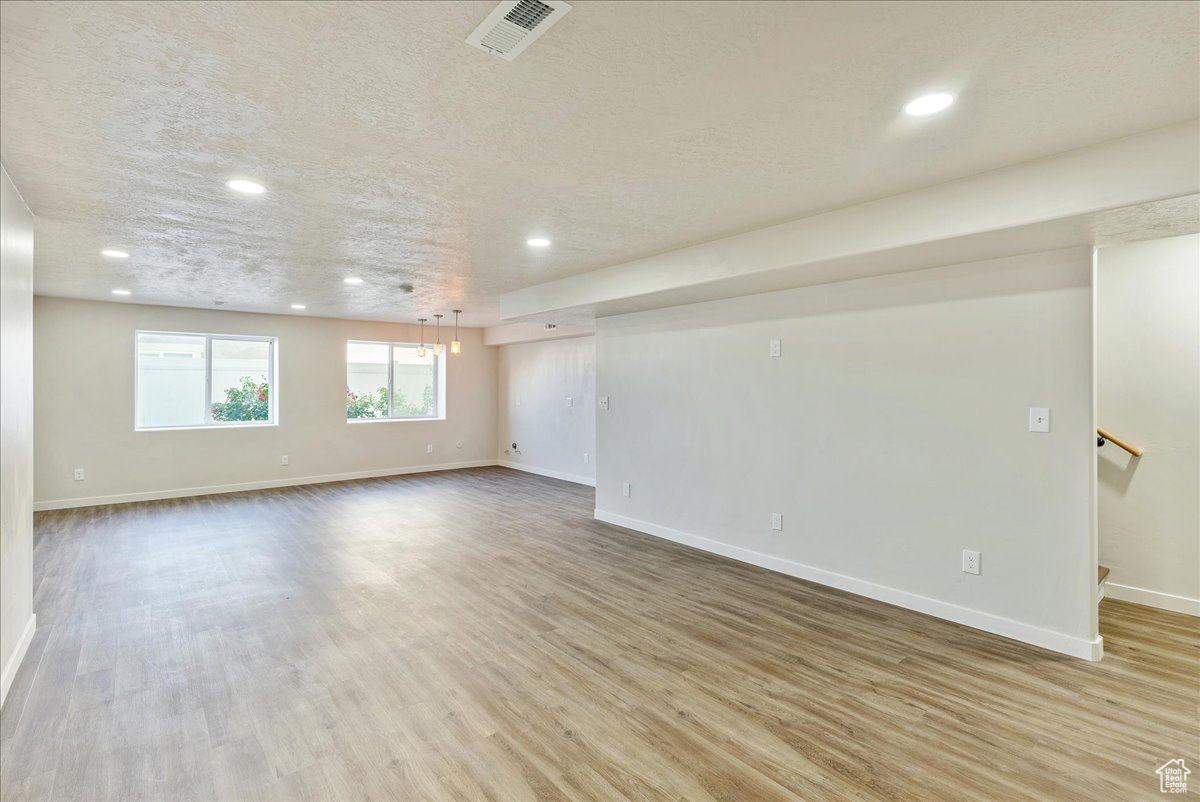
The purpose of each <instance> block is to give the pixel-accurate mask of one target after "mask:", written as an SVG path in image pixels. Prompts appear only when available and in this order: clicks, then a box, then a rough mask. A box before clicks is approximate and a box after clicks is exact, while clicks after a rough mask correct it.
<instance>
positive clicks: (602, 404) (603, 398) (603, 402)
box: [597, 395, 608, 409]
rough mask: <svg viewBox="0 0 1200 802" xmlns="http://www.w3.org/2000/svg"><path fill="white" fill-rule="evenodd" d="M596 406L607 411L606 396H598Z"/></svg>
mask: <svg viewBox="0 0 1200 802" xmlns="http://www.w3.org/2000/svg"><path fill="white" fill-rule="evenodd" d="M597 406H599V407H600V409H608V396H606V395H602V396H600V401H599V402H598V403H597Z"/></svg>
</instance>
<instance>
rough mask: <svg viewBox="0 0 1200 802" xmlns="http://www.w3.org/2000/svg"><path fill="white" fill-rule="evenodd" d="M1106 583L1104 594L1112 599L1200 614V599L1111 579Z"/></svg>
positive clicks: (1189, 613) (1176, 611)
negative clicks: (1119, 582) (1121, 583)
mask: <svg viewBox="0 0 1200 802" xmlns="http://www.w3.org/2000/svg"><path fill="white" fill-rule="evenodd" d="M1104 584H1106V585H1107V586H1108V587H1107V589H1106V591H1105V594H1104V595H1105V596H1107V597H1108V598H1110V599H1116V600H1117V601H1126V602H1133V603H1134V604H1144V605H1146V606H1147V607H1157V608H1158V609H1160V610H1170V611H1172V612H1175V613H1185V614H1187V615H1195V616H1200V599H1189V598H1188V597H1187V596H1176V595H1175V594H1173V593H1163V592H1162V591H1159V590H1146V589H1145V588H1135V587H1133V586H1132V585H1118V584H1117V583H1115V582H1111V581H1106V582H1105V583H1104Z"/></svg>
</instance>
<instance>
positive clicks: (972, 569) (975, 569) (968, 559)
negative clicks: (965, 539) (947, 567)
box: [962, 549, 979, 575]
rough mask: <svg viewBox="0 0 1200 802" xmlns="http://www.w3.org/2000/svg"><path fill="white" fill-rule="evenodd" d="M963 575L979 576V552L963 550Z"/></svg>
mask: <svg viewBox="0 0 1200 802" xmlns="http://www.w3.org/2000/svg"><path fill="white" fill-rule="evenodd" d="M962 569H963V573H964V574H975V575H978V574H979V552H977V551H970V550H968V549H963V567H962Z"/></svg>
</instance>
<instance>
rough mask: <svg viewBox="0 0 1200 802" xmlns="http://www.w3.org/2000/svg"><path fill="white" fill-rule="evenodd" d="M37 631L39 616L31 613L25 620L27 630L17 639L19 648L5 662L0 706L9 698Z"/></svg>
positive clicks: (1, 673)
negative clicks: (9, 692)
mask: <svg viewBox="0 0 1200 802" xmlns="http://www.w3.org/2000/svg"><path fill="white" fill-rule="evenodd" d="M36 631H37V616H36V615H34V614H33V613H30V614H29V620H28V621H27V622H25V631H24V632H22V633H21V639H20V640H18V641H17V648H15V649H13V653H12V656H11V657H9V658H8V662H6V663H5V664H4V670H3V672H0V707H2V706H3V705H4V700H5V699H7V698H8V689H9V688H11V687H12V684H13V680H14V679H15V678H16V676H17V669H19V668H20V667H21V661H22V660H24V659H25V653H26V652H28V651H29V644H30V643H33V633H34V632H36Z"/></svg>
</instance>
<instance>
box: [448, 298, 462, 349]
mask: <svg viewBox="0 0 1200 802" xmlns="http://www.w3.org/2000/svg"><path fill="white" fill-rule="evenodd" d="M461 314H462V310H461V309H455V310H454V339H453V340H452V341H451V342H450V353H452V354H461V353H462V340H460V339H458V316H459V315H461Z"/></svg>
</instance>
